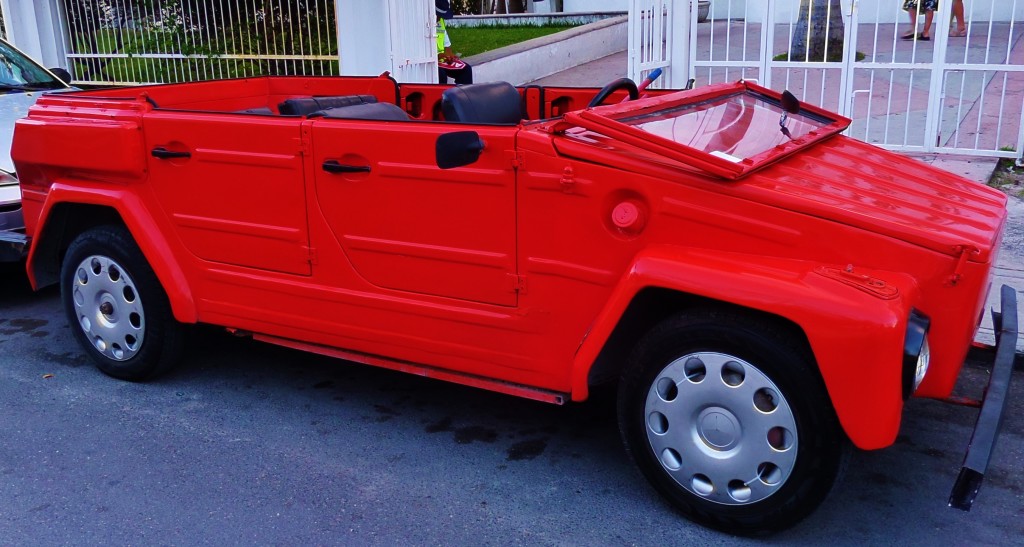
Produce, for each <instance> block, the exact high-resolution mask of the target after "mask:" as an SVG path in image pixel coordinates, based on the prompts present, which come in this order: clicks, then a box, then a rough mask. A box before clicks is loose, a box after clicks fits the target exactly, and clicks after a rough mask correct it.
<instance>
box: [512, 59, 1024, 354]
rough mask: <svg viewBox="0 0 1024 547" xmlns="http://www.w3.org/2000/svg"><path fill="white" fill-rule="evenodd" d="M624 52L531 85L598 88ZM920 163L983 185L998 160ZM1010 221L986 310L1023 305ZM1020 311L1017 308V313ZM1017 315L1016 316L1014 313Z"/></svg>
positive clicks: (989, 333)
mask: <svg viewBox="0 0 1024 547" xmlns="http://www.w3.org/2000/svg"><path fill="white" fill-rule="evenodd" d="M626 66H627V59H626V52H625V51H622V52H619V53H616V54H613V55H609V56H607V57H604V58H602V59H598V60H596V61H591V62H589V63H585V64H582V65H579V66H576V67H574V68H571V69H569V70H566V71H563V72H559V73H557V74H552V75H551V76H547V77H545V78H541V79H539V80H536V81H534V82H531V83H532V84H536V85H544V86H564V87H601V86H603V85H605V84H606V83H608V82H610V81H612V80H615V79H616V78H621V77H623V76H625V75H626ZM909 155H910V156H911V157H915V158H917V159H918V160H920V161H923V162H925V163H929V164H932V165H934V166H935V167H938V168H940V169H943V170H945V171H949V172H951V173H956V174H958V175H961V176H963V177H964V178H967V179H970V180H973V181H976V182H978V183H981V184H985V183H987V182H988V181H989V179H990V178H991V177H992V173H993V172H994V171H995V168H996V164H997V163H998V160H997V159H996V158H990V157H982V156H959V155H947V154H927V155H923V154H909ZM1007 208H1008V210H1009V213H1010V218H1009V219H1008V220H1007V225H1006V230H1005V232H1004V234H1003V244H1002V249H1001V251H1000V253H999V259H998V261H997V263H996V268H995V278H994V279H993V282H992V287H993V288H992V290H991V291H990V294H989V302H988V308H994V307H995V308H997V307H998V298H999V289H998V288H999V286H1001V285H1004V284H1006V285H1010V286H1011V287H1014V288H1015V289H1016V291H1017V301H1018V303H1019V302H1024V201H1022V200H1020V199H1017V198H1013V197H1011V198H1010V201H1009V203H1008V205H1007ZM1020 309H1021V307H1020V305H1019V304H1018V310H1020ZM1018 313H1020V312H1019V311H1018ZM977 340H978V341H979V342H982V343H986V344H991V343H993V342H994V334H993V330H992V319H991V316H990V315H989V314H988V313H986V314H985V317H984V319H983V321H982V326H981V328H980V329H979V331H978V336H977ZM1017 351H1018V353H1021V352H1024V337H1018V338H1017Z"/></svg>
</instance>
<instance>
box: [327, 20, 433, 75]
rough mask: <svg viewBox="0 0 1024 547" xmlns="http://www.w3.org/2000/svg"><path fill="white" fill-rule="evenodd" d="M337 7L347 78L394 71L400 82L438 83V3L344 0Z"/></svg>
mask: <svg viewBox="0 0 1024 547" xmlns="http://www.w3.org/2000/svg"><path fill="white" fill-rule="evenodd" d="M335 5H336V8H335V10H336V13H337V17H338V20H337V21H338V56H339V58H340V63H341V74H342V75H345V76H377V75H378V74H380V73H382V72H384V71H390V72H391V74H392V76H394V77H395V79H396V80H398V81H400V82H425V83H436V82H437V51H436V47H437V45H436V44H435V43H434V40H435V36H436V35H435V34H434V6H433V4H430V3H429V2H419V3H416V4H412V5H409V4H407V3H406V2H404V1H401V2H396V1H394V0H391V1H387V2H382V1H380V0H343V1H338V2H336V4H335Z"/></svg>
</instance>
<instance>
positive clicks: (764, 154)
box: [559, 82, 850, 179]
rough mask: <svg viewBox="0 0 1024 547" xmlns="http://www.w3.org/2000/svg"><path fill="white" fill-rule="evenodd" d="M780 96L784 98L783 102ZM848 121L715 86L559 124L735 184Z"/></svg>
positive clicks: (767, 93)
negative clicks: (682, 164)
mask: <svg viewBox="0 0 1024 547" xmlns="http://www.w3.org/2000/svg"><path fill="white" fill-rule="evenodd" d="M784 97H785V99H784ZM849 124H850V120H849V119H848V118H845V117H843V116H840V115H838V114H835V113H832V112H828V111H826V110H823V109H821V108H818V107H816V106H813V105H810V104H807V103H801V102H800V101H799V100H797V99H796V97H794V96H793V95H792V94H791V93H788V92H787V93H783V94H780V93H777V92H775V91H772V90H770V89H766V88H763V87H760V86H758V85H756V84H753V83H751V82H737V83H734V84H717V85H712V86H707V87H704V88H699V89H696V90H693V91H681V92H679V93H670V94H665V95H661V96H657V97H649V98H645V99H640V100H637V101H629V102H624V103H621V104H618V105H609V106H601V107H596V108H590V109H586V110H581V111H576V112H569V113H567V114H566V115H565V116H564V122H562V123H561V124H560V126H559V128H560V129H562V130H563V131H566V133H565V134H566V135H567V136H570V137H573V136H574V135H575V137H577V138H578V137H579V136H580V134H579V133H578V130H571V127H573V126H575V127H576V128H579V130H584V131H591V132H594V133H598V134H601V135H604V136H605V137H609V138H611V139H612V141H610V142H608V143H606V145H612V144H611V143H612V142H615V141H619V142H621V143H622V144H623V145H628V146H631V147H636V148H641V149H643V150H645V151H647V152H648V153H652V154H656V155H658V156H661V157H663V158H665V159H668V160H673V161H677V162H680V163H684V164H687V165H690V166H692V167H696V168H698V169H701V170H704V171H706V172H708V173H711V174H715V175H719V176H722V177H725V178H730V179H734V178H738V177H741V176H743V175H745V174H747V173H749V172H751V171H754V170H756V169H760V168H761V167H764V166H765V165H768V164H770V163H772V162H774V161H776V160H778V159H781V158H783V157H785V156H788V155H790V154H793V153H795V152H797V151H799V150H803V149H806V148H807V147H809V146H813V145H814V143H816V142H820V141H821V140H822V139H825V138H828V137H830V136H832V135H835V134H836V133H839V132H840V131H842V130H843V129H845V128H846V127H847V126H849Z"/></svg>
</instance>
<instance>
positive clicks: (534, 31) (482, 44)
mask: <svg viewBox="0 0 1024 547" xmlns="http://www.w3.org/2000/svg"><path fill="white" fill-rule="evenodd" d="M570 28H572V27H571V26H545V27H535V26H516V27H458V28H450V29H448V36H449V37H450V38H451V41H452V51H454V52H456V53H460V54H461V55H462V56H463V57H469V56H472V55H476V54H478V53H483V52H485V51H491V50H492V49H498V48H500V47H505V46H509V45H512V44H518V43H519V42H525V41H527V40H531V39H533V38H540V37H541V36H547V35H549V34H554V33H556V32H562V31H563V30H568V29H570Z"/></svg>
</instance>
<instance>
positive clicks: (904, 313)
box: [571, 247, 917, 449]
mask: <svg viewBox="0 0 1024 547" xmlns="http://www.w3.org/2000/svg"><path fill="white" fill-rule="evenodd" d="M819 266H820V264H817V263H811V262H808V261H799V260H791V259H781V258H776V257H763V256H754V255H739V254H729V253H715V252H712V251H707V250H700V249H686V248H674V247H672V248H656V249H650V250H647V251H645V252H643V253H642V254H641V255H640V256H638V257H637V258H636V259H635V261H634V263H633V264H632V266H631V267H630V268H629V270H628V271H627V273H626V274H625V275H624V276H623V278H622V279H621V280H620V282H619V284H618V286H617V287H616V288H615V289H614V290H613V294H612V296H611V298H610V299H609V301H608V302H607V304H606V306H605V308H604V309H603V310H602V311H601V312H600V313H599V314H598V316H597V318H596V320H595V322H594V323H593V324H592V326H591V328H590V330H589V331H588V333H587V335H586V337H585V338H584V339H583V341H582V342H581V343H580V346H579V348H578V350H577V352H576V356H575V361H574V363H573V371H572V379H571V381H572V399H573V400H576V401H579V400H583V399H586V397H587V395H588V393H589V389H590V386H591V385H594V384H595V383H599V382H601V381H607V380H608V379H609V378H612V377H614V375H615V374H616V373H617V372H618V371H620V370H621V368H620V367H621V366H622V365H623V364H624V362H625V356H626V355H627V354H628V352H629V351H631V349H632V347H633V346H634V345H635V343H636V341H637V340H639V337H640V336H642V335H643V333H645V332H646V331H647V330H649V328H650V327H651V326H653V325H655V324H657V323H659V322H660V321H663V320H664V319H666V318H667V317H669V316H670V315H672V314H674V313H678V312H680V311H684V310H685V309H687V308H688V307H705V306H709V305H710V306H719V307H724V308H728V309H733V310H736V311H738V312H740V313H744V314H754V315H756V316H758V317H761V318H763V319H765V320H769V321H772V322H773V323H774V324H776V325H778V326H780V327H781V328H783V329H786V330H787V331H788V332H791V333H793V336H795V337H798V338H797V341H798V342H801V343H804V344H806V345H807V347H808V348H810V351H811V355H813V357H814V359H815V362H816V364H817V367H818V370H819V373H820V374H821V376H822V379H823V380H824V383H825V386H826V388H827V390H828V393H829V397H830V399H831V401H832V404H833V407H834V408H835V411H836V414H837V416H838V417H839V419H840V423H841V424H842V426H843V429H844V431H845V432H846V434H847V435H848V436H849V438H850V439H851V440H852V441H853V442H854V444H855V445H857V446H858V447H860V448H863V449H871V448H881V447H884V446H888V445H890V444H892V443H893V442H894V441H895V439H896V434H897V433H898V431H899V424H900V415H901V413H902V409H903V396H902V387H901V385H902V380H901V360H902V343H903V336H904V330H905V327H906V320H907V317H908V315H909V312H910V302H912V301H913V300H914V298H915V297H916V296H917V287H916V284H915V283H914V282H913V280H912V279H909V278H907V277H906V276H905V275H903V274H896V273H886V272H874V273H875V274H876V275H885V276H886V277H884V278H885V279H886V280H887V281H890V282H893V283H894V284H896V286H898V287H899V288H900V297H898V298H893V299H882V298H878V297H877V296H874V295H872V294H870V293H869V292H866V291H863V290H859V289H857V288H855V287H851V286H850V285H847V284H843V283H841V282H838V281H836V280H834V279H830V278H828V277H826V276H823V275H818V274H816V273H815V270H816V268H817V267H819ZM866 341H870V342H872V343H865V342H866Z"/></svg>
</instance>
